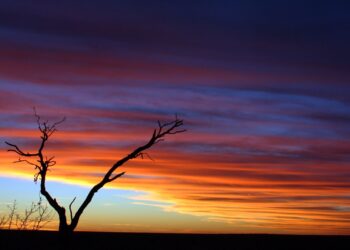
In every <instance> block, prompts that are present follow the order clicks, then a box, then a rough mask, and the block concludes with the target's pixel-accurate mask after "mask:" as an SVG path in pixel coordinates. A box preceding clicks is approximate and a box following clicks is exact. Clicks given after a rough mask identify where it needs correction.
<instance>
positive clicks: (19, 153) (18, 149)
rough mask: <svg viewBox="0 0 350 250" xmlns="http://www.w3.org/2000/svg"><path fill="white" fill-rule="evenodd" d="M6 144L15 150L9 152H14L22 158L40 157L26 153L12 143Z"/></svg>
mask: <svg viewBox="0 0 350 250" xmlns="http://www.w3.org/2000/svg"><path fill="white" fill-rule="evenodd" d="M5 143H6V144H7V145H9V146H10V147H13V148H14V149H8V150H7V151H12V152H15V153H17V154H18V155H20V156H25V157H32V156H38V154H37V153H36V154H31V153H24V152H23V151H22V150H21V149H20V148H19V147H18V146H17V145H15V144H12V143H9V142H7V141H5Z"/></svg>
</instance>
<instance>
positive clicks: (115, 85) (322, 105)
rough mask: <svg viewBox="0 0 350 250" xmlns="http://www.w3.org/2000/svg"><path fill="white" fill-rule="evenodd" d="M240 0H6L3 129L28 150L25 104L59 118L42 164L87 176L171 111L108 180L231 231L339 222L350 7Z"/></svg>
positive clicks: (304, 229)
mask: <svg viewBox="0 0 350 250" xmlns="http://www.w3.org/2000/svg"><path fill="white" fill-rule="evenodd" d="M242 2H243V1H242ZM244 2H245V3H238V2H235V3H231V1H220V3H215V2H214V1H213V2H211V1H204V2H203V1H202V2H201V3H200V4H190V3H181V1H180V2H179V1H176V3H175V2H174V3H165V2H164V1H159V2H158V1H153V2H152V3H149V2H147V3H146V2H144V1H143V2H141V1H139V2H138V1H127V2H119V1H104V2H103V3H97V2H95V1H74V3H72V1H59V2H55V1H50V2H48V1H38V4H36V5H34V4H30V3H28V2H27V1H22V2H21V1H16V3H14V2H13V1H2V2H1V4H0V24H1V25H0V110H1V111H0V117H1V123H0V135H1V138H2V139H3V140H9V141H11V142H14V143H17V144H20V145H23V147H24V148H25V149H26V150H31V149H33V148H35V145H37V142H38V132H37V131H36V127H35V120H34V119H33V116H32V110H31V108H32V107H33V106H35V107H37V109H38V111H39V113H40V114H42V116H44V117H45V118H47V119H49V120H52V121H53V120H55V119H58V118H60V117H62V116H66V117H67V121H66V122H65V123H64V124H62V126H61V127H60V131H59V132H57V133H56V134H55V135H54V137H53V138H52V140H51V142H50V145H49V146H48V153H49V154H51V155H55V156H56V159H57V161H58V165H57V167H55V169H53V170H52V172H51V173H50V175H51V176H53V178H54V179H55V180H61V181H63V180H64V181H65V182H67V181H68V182H72V183H80V184H86V183H94V182H96V180H98V178H100V177H101V174H103V172H104V171H105V169H106V168H107V167H108V166H110V165H111V164H112V163H113V161H115V160H117V159H118V157H121V156H123V155H124V154H126V153H128V152H129V151H130V150H132V149H133V148H134V147H136V146H138V145H140V144H141V143H143V142H144V141H146V140H147V139H148V138H149V136H150V135H151V134H150V133H151V131H152V128H153V127H154V126H155V125H156V122H157V120H163V121H166V120H169V119H172V116H173V115H174V114H175V113H177V114H179V116H181V117H182V118H183V119H184V120H185V123H186V129H187V130H188V132H187V133H185V134H180V135H176V136H174V137H169V138H168V140H167V141H166V142H164V143H162V145H157V146H156V147H155V148H154V149H152V150H150V152H149V153H150V155H151V156H152V158H154V161H152V160H146V159H144V160H141V159H138V160H135V161H133V162H130V163H128V164H127V165H126V166H125V167H124V169H123V170H125V171H126V172H127V175H126V176H125V177H123V178H122V179H120V181H118V182H116V183H114V184H113V187H116V188H123V189H134V190H140V191H144V192H148V193H149V194H150V195H149V196H148V197H143V199H141V200H139V201H138V202H139V203H140V204H144V203H145V202H146V201H147V199H150V200H153V201H158V202H165V203H169V204H172V205H171V206H170V207H169V206H166V209H168V210H169V209H170V210H172V211H176V212H180V213H185V214H192V215H201V216H203V218H205V219H206V220H210V221H217V222H224V223H228V224H229V225H232V228H231V229H227V228H226V227H225V229H222V230H221V231H225V232H227V231H230V230H231V232H287V233H333V234H334V233H335V234H338V233H346V234H348V233H349V232H350V184H349V183H350V126H349V125H350V85H349V80H350V74H349V73H348V69H349V62H348V58H349V56H350V55H349V53H350V52H349V49H348V44H349V42H350V35H349V33H348V32H347V31H348V29H349V23H350V22H349V21H350V20H349V16H348V10H349V6H348V4H346V3H344V2H342V1H339V2H337V1H336V3H334V2H332V4H331V3H329V4H325V3H323V2H322V3H318V4H317V6H314V5H312V4H306V3H304V2H298V1H293V2H289V1H287V2H284V3H283V4H282V3H281V2H280V1H268V2H266V1H264V3H262V2H258V1H248V2H247V1H244ZM1 148H2V151H1V153H0V156H1V157H0V158H1V160H0V169H1V172H2V173H3V175H5V176H6V175H11V176H12V175H13V174H16V175H18V176H20V175H29V174H30V175H32V170H31V169H30V168H28V167H24V166H23V167H20V166H13V165H11V162H12V161H13V160H14V157H15V156H14V155H11V154H9V153H7V152H5V150H4V149H5V145H4V144H2V145H1ZM9 166H10V167H9ZM154 204H157V203H154ZM125 223H127V222H125ZM228 228H230V227H228ZM111 230H113V228H112V229H111ZM191 230H193V231H196V230H197V231H198V229H197V228H193V229H191V226H190V225H188V231H191ZM208 231H209V229H208ZM217 232H220V229H217Z"/></svg>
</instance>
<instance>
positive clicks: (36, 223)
mask: <svg viewBox="0 0 350 250" xmlns="http://www.w3.org/2000/svg"><path fill="white" fill-rule="evenodd" d="M7 208H8V214H7V215H2V216H1V217H0V229H8V230H11V229H13V228H16V229H18V230H35V231H36V230H40V229H41V228H43V227H44V226H45V225H46V224H48V223H50V222H51V220H52V218H53V214H52V211H51V210H50V208H49V207H48V206H47V204H43V203H42V200H41V198H40V199H39V202H32V203H31V204H30V206H29V207H28V208H26V209H25V210H24V212H23V213H20V212H19V211H18V207H17V201H16V200H14V201H13V203H12V204H9V205H7Z"/></svg>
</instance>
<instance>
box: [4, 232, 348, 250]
mask: <svg viewBox="0 0 350 250" xmlns="http://www.w3.org/2000/svg"><path fill="white" fill-rule="evenodd" d="M0 249H1V250H7V249H21V250H25V249H36V250H39V249H46V250H55V249H75V250H77V249H101V250H102V249H103V250H104V249H118V250H127V249H152V250H157V249H161V250H168V249H169V250H171V249H181V250H183V249H193V250H195V249H200V250H203V249H215V250H221V249H232V250H235V249H237V250H243V249H247V250H248V249H249V250H250V249H254V250H255V249H269V250H270V249H278V250H285V249H286V250H288V249H296V250H300V249H310V250H314V249H315V250H318V249H330V250H333V249H334V250H336V249H344V250H345V249H346V250H349V249H350V236H305V235H303V236H302V235H264V234H251V235H249V234H247V235H239V234H232V235H206V234H147V233H89V232H76V233H74V235H72V236H71V237H70V238H68V239H67V238H62V237H61V236H60V235H58V234H57V233H56V232H45V231H37V232H35V231H0Z"/></svg>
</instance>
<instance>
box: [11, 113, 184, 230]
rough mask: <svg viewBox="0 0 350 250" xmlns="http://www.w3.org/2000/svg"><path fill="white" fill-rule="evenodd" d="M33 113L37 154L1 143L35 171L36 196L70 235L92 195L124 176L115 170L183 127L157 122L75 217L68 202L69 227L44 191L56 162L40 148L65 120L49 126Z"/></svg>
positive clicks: (178, 122)
mask: <svg viewBox="0 0 350 250" xmlns="http://www.w3.org/2000/svg"><path fill="white" fill-rule="evenodd" d="M34 113H35V117H36V120H37V124H38V129H39V131H40V133H41V136H40V138H41V142H40V145H39V148H38V150H37V151H36V152H34V153H29V152H25V151H23V150H22V149H21V148H20V147H18V146H17V145H16V144H12V143H9V142H5V143H6V144H7V145H8V146H10V147H11V148H10V149H8V151H12V152H15V153H16V154H17V155H18V156H19V159H18V160H17V161H15V162H25V163H27V164H29V165H32V166H34V168H35V170H36V171H37V172H36V173H35V175H34V182H37V181H38V180H39V181H40V193H41V194H42V195H43V196H44V197H45V198H46V200H47V201H48V203H49V204H50V205H51V206H52V207H53V209H54V210H55V211H56V212H57V214H58V218H59V229H58V230H59V232H61V233H72V232H73V231H74V229H75V228H76V227H77V225H78V222H79V219H80V216H81V215H82V213H83V212H84V210H85V208H86V207H87V206H88V205H89V203H90V202H91V200H92V199H93V197H94V195H95V194H96V193H97V192H98V191H99V190H100V189H101V188H102V187H103V186H104V185H106V184H107V183H109V182H112V181H114V180H116V179H118V178H119V177H121V176H123V175H124V174H125V172H121V173H115V172H116V170H117V168H119V167H120V166H122V165H123V164H124V163H126V162H127V161H129V160H131V159H134V158H137V157H142V158H143V157H144V156H147V153H145V151H146V150H147V149H149V148H151V147H152V146H153V145H155V144H157V143H159V142H161V141H163V140H164V138H165V137H166V136H167V135H173V134H178V133H182V132H185V130H184V129H179V127H181V126H182V125H183V120H180V119H178V117H177V116H175V119H174V120H173V121H171V122H168V123H161V122H159V121H158V126H157V127H156V129H154V130H153V134H152V136H151V138H150V139H149V140H148V142H147V143H145V144H144V145H142V146H140V147H138V148H136V149H135V150H134V151H132V152H131V153H130V154H128V155H126V156H125V157H123V158H121V159H120V160H118V161H117V162H116V163H114V165H113V166H111V167H110V168H109V170H108V171H107V172H106V174H105V176H104V177H103V178H102V180H101V181H100V182H98V183H97V184H96V185H95V186H93V187H92V188H91V190H90V191H89V193H88V194H87V196H86V198H85V200H84V201H83V203H82V204H81V205H80V207H79V208H78V210H77V211H76V213H75V214H73V211H72V205H73V202H74V201H75V199H76V198H74V199H73V200H72V202H71V203H70V204H69V207H68V208H69V219H70V223H69V221H68V220H67V214H66V208H65V207H64V206H61V205H60V204H59V203H58V202H57V200H56V199H55V198H54V197H53V196H52V195H51V194H50V192H49V191H48V190H47V189H46V174H47V171H48V170H49V169H50V168H51V167H53V166H54V165H56V161H55V160H54V157H47V156H46V155H45V153H44V148H45V145H46V143H47V141H48V139H49V138H50V137H51V136H52V135H53V134H54V133H55V132H56V131H57V126H58V125H59V124H61V123H62V122H63V121H64V120H65V118H63V119H62V120H60V121H58V122H55V123H52V124H50V123H49V122H48V121H42V120H41V117H40V116H39V115H38V114H37V113H36V111H35V109H34ZM31 159H36V161H33V160H31Z"/></svg>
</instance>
